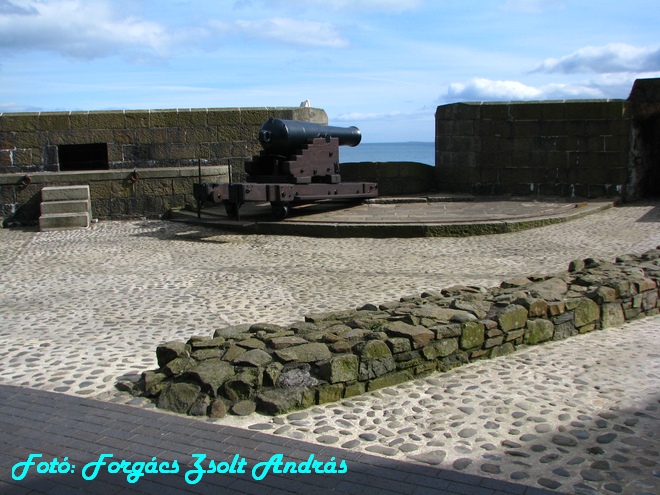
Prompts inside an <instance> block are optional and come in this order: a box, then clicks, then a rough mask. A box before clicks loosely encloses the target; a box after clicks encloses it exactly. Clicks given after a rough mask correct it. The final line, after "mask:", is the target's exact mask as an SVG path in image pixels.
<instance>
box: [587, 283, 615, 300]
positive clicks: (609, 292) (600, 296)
mask: <svg viewBox="0 0 660 495" xmlns="http://www.w3.org/2000/svg"><path fill="white" fill-rule="evenodd" d="M588 297H590V298H591V299H593V300H594V301H595V302H596V303H597V304H603V303H611V302H614V301H616V300H617V299H618V298H619V293H618V292H617V290H616V289H615V288H613V287H607V286H605V285H602V286H600V287H598V289H596V290H595V291H594V292H592V293H590V294H588Z"/></svg>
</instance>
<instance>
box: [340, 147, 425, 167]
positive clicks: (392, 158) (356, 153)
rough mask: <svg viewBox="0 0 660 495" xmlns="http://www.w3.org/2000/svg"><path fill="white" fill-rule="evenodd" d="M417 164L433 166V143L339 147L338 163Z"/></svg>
mask: <svg viewBox="0 0 660 495" xmlns="http://www.w3.org/2000/svg"><path fill="white" fill-rule="evenodd" d="M350 162H418V163H425V164H427V165H435V143H425V142H407V143H360V144H358V145H357V146H354V147H352V148H351V147H349V146H340V147H339V163H350Z"/></svg>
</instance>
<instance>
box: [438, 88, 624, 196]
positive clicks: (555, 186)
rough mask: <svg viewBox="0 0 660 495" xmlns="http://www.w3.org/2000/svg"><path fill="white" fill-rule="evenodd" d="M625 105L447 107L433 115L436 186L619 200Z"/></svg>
mask: <svg viewBox="0 0 660 495" xmlns="http://www.w3.org/2000/svg"><path fill="white" fill-rule="evenodd" d="M630 126H631V119H630V113H629V111H628V107H627V104H626V101H625V100H602V101H601V100H593V101H541V102H507V103H455V104H451V105H444V106H440V107H438V109H437V112H436V167H435V171H436V181H437V184H438V187H439V188H440V189H441V190H443V191H451V192H470V193H474V194H495V195H500V194H506V195H525V196H528V195H537V196H539V195H543V196H565V197H566V196H577V197H584V198H595V197H606V196H621V195H622V194H623V193H624V191H625V186H626V184H627V183H628V163H629V153H630V146H631V142H630V139H631V135H630V128H631V127H630Z"/></svg>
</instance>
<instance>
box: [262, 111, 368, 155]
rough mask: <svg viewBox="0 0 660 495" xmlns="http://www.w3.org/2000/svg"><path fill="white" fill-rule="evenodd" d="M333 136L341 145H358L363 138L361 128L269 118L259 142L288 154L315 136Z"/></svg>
mask: <svg viewBox="0 0 660 495" xmlns="http://www.w3.org/2000/svg"><path fill="white" fill-rule="evenodd" d="M327 137H330V138H333V137H336V138H337V139H338V141H339V146H357V145H358V144H360V141H361V140H362V133H361V132H360V129H358V128H357V127H355V126H351V127H332V126H327V125H321V124H315V123H313V122H298V121H296V120H282V119H268V120H267V121H266V122H264V123H263V125H262V126H261V129H259V143H260V144H261V147H262V148H263V149H264V150H266V151H267V152H268V153H275V154H280V155H288V154H290V153H292V152H294V151H295V150H296V149H298V148H302V147H303V146H304V145H305V144H307V143H308V142H309V141H311V140H313V139H315V138H327Z"/></svg>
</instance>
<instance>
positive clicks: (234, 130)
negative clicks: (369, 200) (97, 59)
mask: <svg viewBox="0 0 660 495" xmlns="http://www.w3.org/2000/svg"><path fill="white" fill-rule="evenodd" d="M270 117H277V118H283V119H295V120H303V121H311V122H317V123H321V124H327V120H328V118H327V115H326V113H325V111H323V110H320V109H315V108H226V109H206V108H202V109H175V110H118V111H99V112H36V113H5V114H0V174H1V175H0V201H1V202H0V214H1V215H2V217H4V218H10V219H13V220H15V221H21V222H23V221H29V220H36V218H35V217H33V216H32V215H33V212H34V208H33V207H32V206H30V205H29V204H28V203H30V202H32V203H38V201H39V198H38V195H37V192H38V191H36V190H35V186H36V185H37V184H38V185H42V186H44V185H56V184H57V183H62V182H64V183H65V184H67V185H69V184H85V183H86V182H84V181H85V180H91V181H92V182H94V185H95V187H94V189H93V190H92V202H93V203H94V202H96V203H97V208H96V211H98V213H97V215H98V216H100V217H108V218H116V217H122V216H124V215H128V216H143V215H145V214H148V215H161V214H163V213H164V212H165V211H166V210H163V209H162V207H163V206H167V205H169V204H171V205H172V206H173V207H182V206H184V205H185V201H186V200H188V201H192V187H189V186H191V183H189V182H190V180H192V179H189V178H190V177H192V175H193V173H194V174H195V175H196V174H197V168H198V166H200V165H201V166H202V174H203V176H205V177H207V178H209V180H211V181H218V182H220V181H223V180H224V181H226V180H227V174H226V167H225V168H224V169H223V171H222V172H221V173H220V174H219V175H218V176H216V177H212V176H213V174H214V173H215V172H217V171H218V170H217V167H218V166H227V165H229V166H231V174H232V179H233V180H234V181H239V180H241V179H242V178H244V175H245V169H244V163H245V161H247V160H249V159H251V157H252V156H253V155H256V154H258V153H259V151H260V149H261V148H260V146H259V143H258V140H257V136H258V132H259V128H260V127H261V124H263V122H264V121H266V120H267V119H268V118H270ZM93 145H96V148H94V151H93V152H92V151H89V148H85V146H93ZM76 146H79V147H78V148H77V149H76ZM63 147H68V149H69V150H71V149H73V150H74V152H75V153H77V154H78V156H77V158H80V159H81V160H82V161H85V157H84V155H85V153H88V152H90V153H93V154H94V156H93V157H91V158H90V160H89V161H88V162H87V163H84V164H83V165H82V168H83V170H82V172H83V173H81V174H80V175H79V176H78V177H76V176H75V172H76V171H67V172H66V173H74V175H69V176H67V177H66V179H65V180H63V179H62V178H61V177H59V176H60V174H63V173H65V171H63V170H62V167H61V165H62V163H61V158H62V156H63V155H62V150H63V149H65V150H66V149H67V148H63ZM71 147H73V148H71ZM106 150H107V152H106ZM99 155H100V156H99ZM99 158H100V160H99ZM75 166H78V164H74V167H75ZM175 169H179V170H182V171H184V172H181V175H177V173H176V172H172V170H175ZM146 170H149V173H147V172H146ZM156 170H161V171H162V172H157V171H156ZM193 170H194V172H193ZM132 171H137V172H138V173H139V174H140V176H141V177H142V179H143V180H141V181H131V180H130V178H129V177H128V174H129V173H130V172H132ZM188 171H189V172H188ZM94 172H103V173H104V174H103V173H102V174H96V175H94ZM112 172H115V173H116V174H115V175H113V174H112ZM117 174H118V175H117ZM92 176H93V177H92ZM157 177H158V178H157ZM184 177H186V179H184ZM127 181H128V182H127ZM26 183H27V184H26ZM101 183H103V184H101ZM26 186H27V187H26ZM168 188H170V189H172V192H171V193H170V192H167V193H165V190H167V189H168ZM103 189H106V191H105V192H103V193H102V195H101V196H98V195H97V194H95V191H96V192H99V191H102V190H103ZM107 190H112V191H113V192H112V193H108V192H107ZM184 190H185V193H184V192H182V191H184ZM152 192H153V194H152ZM165 197H170V198H171V200H168V201H165V200H164V199H162V198H165ZM121 198H126V199H127V200H126V201H123V200H122V199H121ZM159 198H160V199H159ZM129 199H130V200H129ZM110 200H118V201H114V203H115V204H119V203H122V205H121V207H119V206H117V207H114V206H113V205H112V204H110V203H108V201H110ZM104 202H105V203H104ZM132 204H135V208H133V207H132V206H131V205H132ZM26 205H27V206H26ZM93 207H94V205H93ZM17 214H18V217H17V216H16V215H17Z"/></svg>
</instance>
